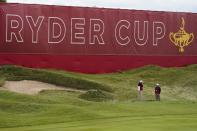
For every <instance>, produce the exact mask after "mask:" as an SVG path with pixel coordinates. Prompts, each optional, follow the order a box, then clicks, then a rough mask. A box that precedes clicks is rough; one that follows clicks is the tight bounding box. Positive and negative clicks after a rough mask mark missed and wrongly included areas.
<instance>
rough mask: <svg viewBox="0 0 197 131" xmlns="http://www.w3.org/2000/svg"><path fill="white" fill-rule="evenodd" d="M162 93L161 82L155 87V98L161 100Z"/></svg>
mask: <svg viewBox="0 0 197 131" xmlns="http://www.w3.org/2000/svg"><path fill="white" fill-rule="evenodd" d="M160 93H161V87H160V86H159V84H156V87H155V99H156V101H160Z"/></svg>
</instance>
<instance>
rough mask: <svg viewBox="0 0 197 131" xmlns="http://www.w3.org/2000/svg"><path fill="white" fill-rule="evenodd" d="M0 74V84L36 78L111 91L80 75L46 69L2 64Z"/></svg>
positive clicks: (67, 85)
mask: <svg viewBox="0 0 197 131" xmlns="http://www.w3.org/2000/svg"><path fill="white" fill-rule="evenodd" d="M0 76H3V78H1V79H0V80H1V81H2V82H1V81H0V84H1V83H2V84H3V80H12V81H19V80H37V81H41V82H46V83H51V84H55V85H58V86H65V87H70V88H74V89H81V90H89V89H100V90H104V91H112V89H111V88H110V87H108V86H106V85H103V84H101V83H98V82H92V81H89V80H85V79H83V78H82V77H81V78H80V77H73V76H66V75H63V74H58V73H56V72H50V71H47V70H38V69H31V68H24V67H19V66H2V67H1V68H0Z"/></svg>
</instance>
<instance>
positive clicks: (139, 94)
mask: <svg viewBox="0 0 197 131" xmlns="http://www.w3.org/2000/svg"><path fill="white" fill-rule="evenodd" d="M137 87H138V89H137V90H138V99H139V100H142V95H143V94H142V92H143V87H144V86H143V81H142V80H140V81H139V83H138V86H137Z"/></svg>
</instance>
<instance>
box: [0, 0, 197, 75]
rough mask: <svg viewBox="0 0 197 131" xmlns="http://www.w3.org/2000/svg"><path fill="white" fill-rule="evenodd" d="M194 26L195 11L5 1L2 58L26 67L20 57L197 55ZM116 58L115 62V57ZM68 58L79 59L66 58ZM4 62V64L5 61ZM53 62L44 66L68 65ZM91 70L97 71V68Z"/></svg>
mask: <svg viewBox="0 0 197 131" xmlns="http://www.w3.org/2000/svg"><path fill="white" fill-rule="evenodd" d="M196 24H197V14H194V13H174V12H156V11H138V10H126V9H125V10H123V9H105V8H82V7H65V6H47V5H26V4H5V3H1V4H0V54H1V57H2V58H5V55H6V54H9V55H12V57H11V56H10V57H9V58H8V57H6V60H7V61H9V60H8V59H12V60H11V61H12V62H7V63H12V64H13V63H14V64H20V65H27V63H25V64H22V63H23V62H21V61H22V58H21V56H20V55H26V56H28V55H29V56H34V57H38V55H40V56H42V55H50V56H52V55H53V56H55V55H56V56H58V55H59V56H65V57H67V58H65V59H62V60H68V57H69V56H70V58H71V57H74V56H76V57H77V56H80V57H85V56H87V55H89V56H97V57H95V58H96V59H98V57H99V56H105V57H106V56H118V57H117V58H118V59H122V58H123V57H124V56H127V58H128V57H130V58H131V57H132V59H133V58H134V57H135V56H137V57H138V58H139V57H143V56H151V57H158V58H159V56H163V57H166V58H167V57H168V56H176V57H179V56H185V58H186V56H193V57H194V56H196V55H197V45H196V44H197V26H196ZM36 55H37V56H36ZM13 56H14V57H16V56H20V58H16V59H15V60H13V59H14V58H13ZM26 56H25V57H26ZM120 56H122V57H121V58H120ZM23 57H24V56H23ZM137 57H136V58H137ZM70 58H69V59H70ZM166 58H165V61H166V62H167V61H168V59H166ZM17 59H19V60H17ZM44 59H46V58H44ZM118 59H117V61H119V60H118ZM192 59H193V58H192ZM62 60H60V61H62ZM92 60H94V57H93V59H92ZM113 60H114V61H115V58H113ZM113 60H111V63H110V61H108V60H107V59H105V60H104V61H103V60H101V61H100V62H103V63H105V62H108V64H106V65H113V64H114V62H113ZM13 61H17V62H13ZM95 61H96V60H95ZM148 61H149V62H148ZM161 61H162V60H161ZM35 62H37V63H40V66H38V67H42V64H41V63H42V62H43V60H35V61H34V62H32V63H33V64H32V65H33V67H35ZM68 62H71V63H72V62H74V63H75V62H76V61H72V60H71V61H69V60H68ZM84 62H85V61H84V60H82V61H80V62H78V66H77V68H80V67H81V65H83V64H82V63H84ZM133 62H136V61H133ZM0 63H1V64H6V62H5V61H4V62H2V60H1V62H0ZM87 63H90V62H87ZM125 63H129V62H125ZM157 63H160V64H159V65H164V66H165V64H161V63H162V62H156V64H157ZM189 63H195V61H192V60H191V61H190V62H189ZM189 63H187V62H186V63H178V64H176V65H184V64H189ZM67 64H68V63H67ZM72 64H73V63H72ZM145 64H154V62H151V59H150V60H146V62H145V63H143V62H140V64H139V62H138V63H135V64H134V65H135V66H134V65H133V66H132V64H131V63H130V64H128V65H129V66H125V65H124V64H122V66H118V67H117V68H116V69H113V67H111V68H110V69H106V72H109V70H110V71H111V70H119V68H120V69H122V68H129V67H136V66H139V65H145ZM47 65H48V66H47ZM51 65H52V64H49V63H48V64H46V65H45V66H46V67H57V68H61V69H62V68H63V69H68V68H67V67H66V66H67V65H66V64H64V65H62V66H58V65H54V66H51ZM74 65H76V63H75V64H74ZM104 65H105V64H104ZM104 65H103V66H104ZM89 66H90V65H89ZM87 67H88V66H87ZM101 67H102V66H101ZM69 68H71V69H69V70H75V69H74V66H73V69H72V66H71V67H69ZM102 69H103V68H102ZM77 70H78V69H77ZM99 70H100V69H99ZM104 70H105V69H104ZM82 71H83V70H82ZM83 72H86V71H85V70H84V71H83ZM93 72H99V71H98V70H97V69H96V68H95V71H93ZM104 72H105V71H104Z"/></svg>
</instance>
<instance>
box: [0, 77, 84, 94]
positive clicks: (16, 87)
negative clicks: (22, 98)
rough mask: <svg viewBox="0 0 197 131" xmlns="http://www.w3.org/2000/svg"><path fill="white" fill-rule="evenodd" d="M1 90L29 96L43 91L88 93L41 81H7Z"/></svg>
mask: <svg viewBox="0 0 197 131" xmlns="http://www.w3.org/2000/svg"><path fill="white" fill-rule="evenodd" d="M1 89H2V90H9V91H13V92H17V93H23V94H28V95H36V94H38V93H39V92H41V91H43V90H62V91H71V92H81V93H84V92H86V91H83V90H77V89H72V88H67V87H61V86H56V85H53V84H48V83H44V82H39V81H31V80H23V81H6V82H5V84H4V86H3V87H1Z"/></svg>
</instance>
